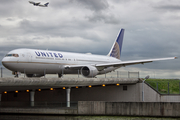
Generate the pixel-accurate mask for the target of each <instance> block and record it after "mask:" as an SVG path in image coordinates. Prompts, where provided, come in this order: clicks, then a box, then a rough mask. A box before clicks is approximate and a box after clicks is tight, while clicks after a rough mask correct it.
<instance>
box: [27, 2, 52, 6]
mask: <svg viewBox="0 0 180 120" xmlns="http://www.w3.org/2000/svg"><path fill="white" fill-rule="evenodd" d="M29 3H30V4H33V5H34V6H41V7H48V4H49V2H47V3H45V4H44V5H42V4H41V2H38V3H36V2H33V1H29Z"/></svg>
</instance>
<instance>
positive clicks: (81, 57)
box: [2, 49, 120, 76]
mask: <svg viewBox="0 0 180 120" xmlns="http://www.w3.org/2000/svg"><path fill="white" fill-rule="evenodd" d="M111 62H120V60H119V59H116V58H113V57H109V56H103V55H92V54H81V53H70V52H60V51H49V50H36V49H16V50H12V51H10V52H9V53H8V54H7V55H6V56H5V57H4V58H3V60H2V64H3V65H4V66H5V67H6V68H8V69H9V70H11V71H16V72H21V73H25V74H34V73H36V74H40V75H42V76H43V75H44V74H77V73H78V72H79V73H80V70H79V69H76V70H74V69H73V70H72V69H68V66H69V65H78V66H79V65H82V66H83V65H86V66H87V65H90V66H93V65H96V64H100V63H111ZM115 69H117V67H109V68H107V69H106V70H102V71H100V72H99V73H98V74H104V73H105V72H110V71H112V70H115Z"/></svg>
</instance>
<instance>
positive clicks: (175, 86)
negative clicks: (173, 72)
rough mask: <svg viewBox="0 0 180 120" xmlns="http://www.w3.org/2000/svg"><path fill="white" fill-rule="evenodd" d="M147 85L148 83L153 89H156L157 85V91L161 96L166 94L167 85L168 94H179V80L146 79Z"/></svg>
mask: <svg viewBox="0 0 180 120" xmlns="http://www.w3.org/2000/svg"><path fill="white" fill-rule="evenodd" d="M146 82H147V83H149V84H150V85H151V86H152V87H153V88H154V89H157V83H158V91H159V92H160V93H161V94H168V83H169V93H170V94H179V93H180V90H179V85H180V80H173V79H147V80H146Z"/></svg>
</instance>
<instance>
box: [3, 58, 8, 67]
mask: <svg viewBox="0 0 180 120" xmlns="http://www.w3.org/2000/svg"><path fill="white" fill-rule="evenodd" d="M7 61H8V60H7V58H5V57H4V58H3V59H2V65H3V66H4V67H6V68H7V67H8V65H7V63H6V62H7Z"/></svg>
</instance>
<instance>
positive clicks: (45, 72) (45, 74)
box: [44, 69, 46, 78]
mask: <svg viewBox="0 0 180 120" xmlns="http://www.w3.org/2000/svg"><path fill="white" fill-rule="evenodd" d="M45 77H46V69H45V70H44V78H45Z"/></svg>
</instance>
